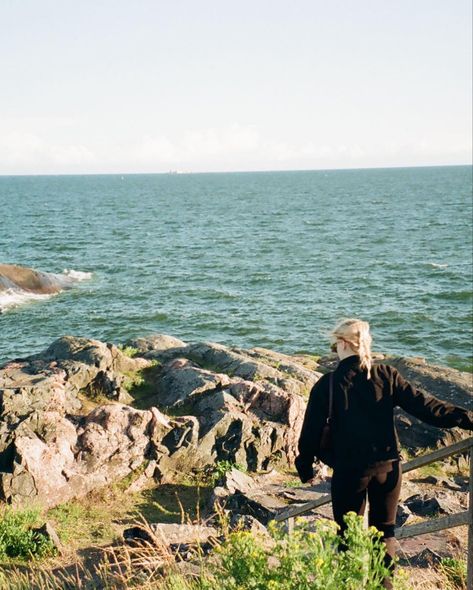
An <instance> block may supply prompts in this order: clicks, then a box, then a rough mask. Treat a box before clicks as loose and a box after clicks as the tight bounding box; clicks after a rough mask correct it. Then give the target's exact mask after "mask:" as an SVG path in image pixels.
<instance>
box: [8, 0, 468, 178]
mask: <svg viewBox="0 0 473 590" xmlns="http://www.w3.org/2000/svg"><path fill="white" fill-rule="evenodd" d="M471 11H472V4H471V0H450V1H448V2H447V1H445V0H396V1H395V2H391V1H389V0H330V1H327V0H291V1H290V2H289V1H288V0H284V1H281V0H251V1H250V0H239V1H238V2H235V1H231V2H230V1H229V0H154V1H153V0H134V1H133V2H130V1H129V0H81V1H80V2H78V1H77V0H41V1H38V0H2V1H1V3H0V72H1V77H0V85H1V88H0V174H3V175H5V174H7V175H8V174H85V173H92V174H93V173H140V172H146V173H152V172H166V171H169V170H177V171H185V172H205V171H215V172H222V171H240V170H298V169H302V170H308V169H311V170H312V169H329V168H370V167H392V166H424V165H427V166H431V165H451V164H468V163H470V162H471V157H472V112H471V102H472V74H471V71H472V47H471V38H472V30H471V29H472V24H471V23H472V14H471Z"/></svg>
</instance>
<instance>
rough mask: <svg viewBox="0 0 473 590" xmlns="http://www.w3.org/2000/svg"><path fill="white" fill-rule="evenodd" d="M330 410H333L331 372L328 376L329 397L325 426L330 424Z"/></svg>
mask: <svg viewBox="0 0 473 590" xmlns="http://www.w3.org/2000/svg"><path fill="white" fill-rule="evenodd" d="M332 410H333V372H332V373H330V376H329V397H328V418H327V424H328V423H330V421H331V420H332Z"/></svg>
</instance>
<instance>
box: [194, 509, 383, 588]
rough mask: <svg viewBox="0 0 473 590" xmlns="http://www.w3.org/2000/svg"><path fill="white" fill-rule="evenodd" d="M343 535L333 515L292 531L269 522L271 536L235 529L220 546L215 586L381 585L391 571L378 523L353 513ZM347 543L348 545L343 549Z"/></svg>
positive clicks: (214, 568)
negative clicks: (366, 521)
mask: <svg viewBox="0 0 473 590" xmlns="http://www.w3.org/2000/svg"><path fill="white" fill-rule="evenodd" d="M346 521H347V524H348V529H347V531H346V533H345V535H344V538H343V540H342V539H340V537H339V536H338V535H337V527H336V525H335V524H334V523H333V522H332V521H328V520H319V521H317V523H316V530H315V531H309V530H308V528H307V525H306V524H304V523H303V522H301V521H298V522H297V523H296V526H295V528H294V531H293V533H291V535H287V534H286V533H285V532H284V530H283V528H282V527H281V526H280V525H277V524H272V525H270V535H271V539H270V540H268V541H264V539H262V538H258V537H257V536H255V535H254V534H253V533H250V532H242V531H239V532H236V533H232V534H231V535H230V536H229V538H228V540H227V542H226V543H224V544H223V545H221V546H220V547H218V548H217V550H216V551H217V554H218V556H219V558H220V559H219V560H218V561H217V563H216V565H215V564H214V565H213V566H212V565H211V566H210V572H211V576H212V580H211V581H210V582H206V581H205V580H202V581H201V585H202V588H204V589H205V590H210V589H211V588H219V589H220V590H340V588H344V590H359V589H360V588H363V589H365V590H378V589H381V588H383V586H382V582H383V579H384V578H385V576H387V575H388V574H389V572H388V570H387V569H386V567H385V565H384V563H383V557H384V555H385V549H384V544H383V543H382V541H381V540H380V537H381V533H379V532H378V531H377V530H376V529H375V528H374V527H370V528H369V529H368V530H364V529H363V519H362V518H361V517H358V516H356V515H355V514H354V513H350V514H348V515H347V517H346ZM342 544H343V547H344V549H343V550H341V549H342ZM207 584H208V585H207Z"/></svg>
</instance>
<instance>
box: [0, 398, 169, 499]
mask: <svg viewBox="0 0 473 590" xmlns="http://www.w3.org/2000/svg"><path fill="white" fill-rule="evenodd" d="M170 429H171V426H170V427H169V430H170ZM158 432H159V434H158V438H161V436H162V432H163V427H162V426H160V425H158V424H156V420H155V417H154V415H153V414H152V412H151V411H142V410H135V409H133V408H130V407H129V406H122V405H119V404H113V405H108V406H100V407H98V408H96V409H95V410H93V411H92V412H91V413H90V414H89V415H88V416H87V417H86V418H85V420H84V422H83V423H82V424H81V425H80V426H79V427H78V428H76V426H75V425H74V424H73V423H71V422H70V421H69V420H68V419H67V418H65V417H64V416H61V415H59V414H58V413H57V412H44V413H42V414H35V415H32V416H31V417H30V418H29V419H27V420H25V421H23V422H22V424H21V425H20V426H19V427H18V428H17V430H16V431H15V440H14V449H15V452H14V460H13V465H12V467H11V472H10V473H6V474H0V482H1V492H2V496H3V499H4V500H6V501H8V502H11V503H13V504H15V505H25V504H28V503H30V502H31V501H33V500H35V501H38V502H40V503H42V504H43V505H44V506H47V507H52V506H55V505H57V504H60V503H63V502H66V501H68V500H70V499H72V498H77V497H81V496H83V495H85V494H86V493H88V492H89V491H91V490H93V489H95V488H100V487H103V486H105V485H109V484H111V483H112V482H114V481H118V480H120V479H122V478H124V477H125V476H127V475H129V474H130V473H132V471H133V470H134V469H136V466H137V465H140V464H142V463H143V461H145V459H146V457H147V455H148V453H149V449H150V445H151V441H152V438H153V435H154V434H157V433H158ZM41 433H43V434H41ZM155 454H157V455H158V456H159V454H160V452H159V451H158V450H157V449H156V450H155ZM153 475H154V474H153Z"/></svg>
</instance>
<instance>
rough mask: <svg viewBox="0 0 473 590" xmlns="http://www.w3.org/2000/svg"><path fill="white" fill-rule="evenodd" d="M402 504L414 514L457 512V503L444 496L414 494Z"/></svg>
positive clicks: (429, 514)
mask: <svg viewBox="0 0 473 590" xmlns="http://www.w3.org/2000/svg"><path fill="white" fill-rule="evenodd" d="M404 504H405V505H406V506H407V507H408V508H409V510H411V511H412V512H413V513H414V514H418V515H419V516H434V515H436V514H454V513H455V512H458V511H459V510H458V503H457V502H455V501H454V500H452V499H451V498H448V497H446V496H440V495H438V496H436V497H430V496H427V495H421V494H415V495H414V496H411V497H410V498H407V499H406V500H405V502H404Z"/></svg>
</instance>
